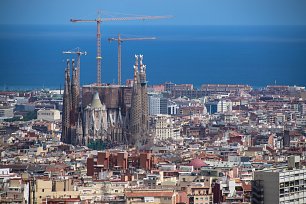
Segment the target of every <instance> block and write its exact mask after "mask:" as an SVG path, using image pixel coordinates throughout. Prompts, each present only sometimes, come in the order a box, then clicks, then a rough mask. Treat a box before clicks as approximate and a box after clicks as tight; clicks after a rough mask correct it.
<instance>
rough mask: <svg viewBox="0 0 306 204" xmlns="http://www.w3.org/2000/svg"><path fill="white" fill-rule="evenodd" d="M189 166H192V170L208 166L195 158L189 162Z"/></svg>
mask: <svg viewBox="0 0 306 204" xmlns="http://www.w3.org/2000/svg"><path fill="white" fill-rule="evenodd" d="M189 166H193V168H197V169H198V168H201V167H202V166H208V165H207V164H206V163H205V162H203V161H202V160H201V159H199V158H196V159H193V160H191V162H190V163H189Z"/></svg>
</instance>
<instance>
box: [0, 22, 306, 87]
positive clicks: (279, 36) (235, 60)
mask: <svg viewBox="0 0 306 204" xmlns="http://www.w3.org/2000/svg"><path fill="white" fill-rule="evenodd" d="M118 33H121V34H122V35H123V36H126V37H151V36H154V37H156V38H157V39H156V40H143V41H126V42H123V44H122V82H124V81H125V80H126V79H131V78H133V64H134V61H135V59H134V55H135V54H143V55H144V60H143V62H144V63H145V64H146V65H147V79H148V81H149V84H158V83H164V82H165V81H172V82H174V83H193V84H194V85H195V86H197V87H199V86H200V85H201V84H204V83H229V84H248V85H251V86H255V87H262V86H265V85H267V84H275V83H276V84H282V85H301V86H305V85H306V26H156V25H152V26H150V25H141V26H131V25H129V26H127V25H109V24H105V25H104V24H102V56H103V61H102V81H103V82H105V83H116V81H117V43H116V42H111V43H110V42H108V40H107V39H108V38H109V37H116V36H117V34H118ZM76 47H80V48H81V50H83V51H87V53H88V55H87V56H82V58H81V83H82V84H89V83H93V82H95V81H96V25H95V24H91V25H88V24H86V25H84V24H69V25H51V26H45V25H44V26H42V25H41V26H40V25H36V26H34V25H30V26H25V25H22V26H4V25H2V26H0V56H1V57H0V90H1V89H23V88H24V89H25V88H43V87H45V88H46V87H49V88H59V87H60V86H63V81H64V69H65V61H66V59H67V58H73V57H75V56H71V55H70V56H68V55H63V54H62V51H65V50H71V49H73V48H76Z"/></svg>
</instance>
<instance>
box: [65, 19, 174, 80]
mask: <svg viewBox="0 0 306 204" xmlns="http://www.w3.org/2000/svg"><path fill="white" fill-rule="evenodd" d="M171 17H172V16H139V17H116V18H100V17H98V18H97V19H94V20H84V19H70V22H73V23H78V22H85V23H91V22H96V23H97V57H96V58H97V84H98V85H101V84H102V83H101V74H102V73H101V70H102V64H101V60H102V56H101V54H102V51H101V46H102V45H101V29H100V27H101V22H108V21H130V20H155V19H164V18H171Z"/></svg>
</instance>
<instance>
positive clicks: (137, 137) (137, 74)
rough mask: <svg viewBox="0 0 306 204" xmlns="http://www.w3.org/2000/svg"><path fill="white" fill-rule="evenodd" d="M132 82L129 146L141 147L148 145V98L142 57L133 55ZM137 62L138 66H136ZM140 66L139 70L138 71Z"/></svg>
mask: <svg viewBox="0 0 306 204" xmlns="http://www.w3.org/2000/svg"><path fill="white" fill-rule="evenodd" d="M135 59H136V62H135V65H134V81H133V90H132V102H131V110H130V123H129V144H131V145H135V146H136V147H138V148H139V147H141V146H142V145H144V144H146V143H148V140H149V127H148V97H147V81H146V66H145V65H143V63H142V60H143V56H142V55H139V56H138V55H135ZM138 61H139V64H138ZM139 65H140V69H139Z"/></svg>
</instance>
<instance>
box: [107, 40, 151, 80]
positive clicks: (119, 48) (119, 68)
mask: <svg viewBox="0 0 306 204" xmlns="http://www.w3.org/2000/svg"><path fill="white" fill-rule="evenodd" d="M155 39H156V38H155V37H143V38H121V37H120V34H118V38H108V41H109V42H112V41H117V42H118V85H121V43H122V42H123V41H134V40H155Z"/></svg>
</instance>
